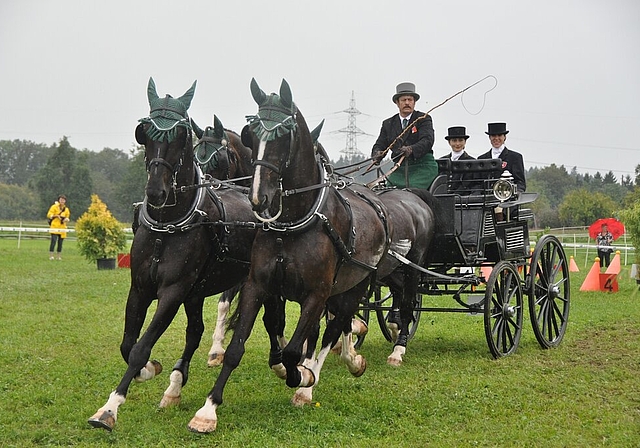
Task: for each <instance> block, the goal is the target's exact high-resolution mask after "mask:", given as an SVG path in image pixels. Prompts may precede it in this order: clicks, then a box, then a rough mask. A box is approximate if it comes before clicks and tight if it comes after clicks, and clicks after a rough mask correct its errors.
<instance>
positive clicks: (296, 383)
mask: <svg viewBox="0 0 640 448" xmlns="http://www.w3.org/2000/svg"><path fill="white" fill-rule="evenodd" d="M326 294H327V292H325V291H323V290H315V291H311V292H310V293H309V295H308V296H307V297H306V299H305V300H304V302H303V303H302V304H301V307H300V317H299V319H298V324H297V326H296V329H295V331H294V333H293V336H292V337H291V340H290V341H289V343H288V344H287V346H286V347H285V348H284V350H283V351H282V363H283V364H284V366H285V368H286V369H287V386H289V387H308V386H313V385H314V384H315V382H316V379H315V376H314V374H313V372H312V371H311V370H310V369H309V368H307V367H306V366H304V365H301V360H302V352H303V348H304V344H305V343H307V342H308V340H309V338H310V336H311V335H313V333H314V331H315V328H316V325H318V322H319V321H320V318H321V316H322V313H323V312H324V308H325V303H326ZM316 339H317V338H316Z"/></svg>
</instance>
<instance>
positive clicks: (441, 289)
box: [356, 159, 571, 358]
mask: <svg viewBox="0 0 640 448" xmlns="http://www.w3.org/2000/svg"><path fill="white" fill-rule="evenodd" d="M438 165H439V176H438V177H437V178H436V180H435V181H434V183H433V185H432V187H431V192H432V193H433V194H434V195H435V197H436V200H437V202H438V205H439V210H438V213H441V214H443V216H442V217H441V218H442V222H443V223H444V224H445V225H444V226H441V227H442V228H440V229H439V231H438V233H437V234H436V236H435V238H434V242H433V243H432V248H431V250H430V258H429V259H428V261H427V264H426V266H416V265H413V264H411V263H409V262H408V260H401V261H403V263H405V264H406V265H409V266H411V267H412V268H414V269H418V270H419V271H420V272H421V282H420V287H419V290H418V294H417V295H416V298H415V308H414V315H413V317H414V320H413V322H412V323H411V324H410V327H409V338H411V337H413V335H414V334H415V332H416V329H417V327H418V324H419V322H420V315H421V313H422V312H462V313H482V314H483V315H484V329H485V336H486V339H487V344H488V346H489V350H490V352H491V354H492V355H493V357H495V358H499V357H502V356H506V355H509V354H511V353H513V352H514V351H515V350H516V349H517V346H518V343H519V341H520V337H521V334H522V326H523V315H524V312H525V310H524V297H525V296H526V297H527V298H528V309H529V317H530V320H531V324H532V327H533V331H534V333H535V336H536V339H537V340H538V342H539V343H540V345H541V346H542V347H543V348H550V347H554V346H557V345H558V344H559V343H560V342H561V341H562V338H563V336H564V333H565V331H566V328H567V322H568V317H569V305H570V294H571V292H570V282H569V266H568V262H567V257H566V255H565V252H564V250H563V248H562V245H561V244H560V242H559V240H558V239H557V238H556V237H555V236H553V235H544V236H543V237H542V238H540V240H539V241H537V243H536V244H535V248H534V249H533V251H532V250H531V244H530V240H529V225H528V224H529V221H530V220H532V219H533V214H532V212H531V210H530V209H529V208H527V207H528V205H529V204H530V203H532V202H533V201H534V200H535V199H536V198H537V193H526V192H518V191H517V188H516V186H515V183H513V182H512V179H510V178H509V177H500V173H501V171H502V170H501V160H500V159H486V160H459V161H451V159H439V160H438ZM396 256H397V254H396ZM399 259H401V257H399ZM489 272H490V274H489ZM385 291H386V290H385V289H383V288H382V285H378V286H377V287H376V288H375V289H374V294H373V295H372V296H371V297H369V298H366V299H363V303H362V305H361V307H360V310H359V317H360V318H361V319H363V320H365V321H366V322H368V321H369V317H370V314H371V313H375V314H376V317H377V320H378V323H379V326H380V329H381V330H382V333H383V334H384V336H385V338H386V339H387V340H389V341H392V340H393V334H392V332H391V330H390V329H389V327H388V325H387V323H388V322H387V321H388V317H389V313H391V312H392V297H391V294H390V293H385ZM424 296H451V297H452V298H453V304H451V305H452V306H423V298H424ZM363 339H364V337H360V338H359V339H358V341H357V344H356V346H360V345H361V344H362V343H363Z"/></svg>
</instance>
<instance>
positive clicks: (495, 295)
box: [484, 260, 524, 358]
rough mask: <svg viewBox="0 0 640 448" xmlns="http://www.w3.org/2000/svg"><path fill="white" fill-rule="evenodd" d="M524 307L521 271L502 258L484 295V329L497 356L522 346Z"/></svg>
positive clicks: (490, 277) (490, 278) (509, 352)
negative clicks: (519, 272) (519, 345)
mask: <svg viewBox="0 0 640 448" xmlns="http://www.w3.org/2000/svg"><path fill="white" fill-rule="evenodd" d="M523 308H524V306H523V299H522V288H521V282H520V276H519V274H518V271H517V270H516V268H515V267H514V266H513V265H512V264H511V263H509V262H507V261H504V260H503V261H500V262H499V263H498V264H497V265H496V266H495V267H494V268H493V270H492V271H491V275H490V276H489V279H488V280H487V289H486V291H485V296H484V333H485V336H486V338H487V344H488V345H489V350H490V351H491V354H492V355H493V357H494V358H500V357H502V356H507V355H510V354H512V353H513V352H515V351H516V348H518V343H519V342H520V336H521V335H522V314H523Z"/></svg>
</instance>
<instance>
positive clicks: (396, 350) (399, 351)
mask: <svg viewBox="0 0 640 448" xmlns="http://www.w3.org/2000/svg"><path fill="white" fill-rule="evenodd" d="M406 352H407V348H406V347H403V346H401V345H396V346H394V347H393V353H391V354H390V355H389V357H388V358H387V364H389V365H391V366H395V367H398V366H399V365H401V364H402V357H403V356H404V354H405V353H406Z"/></svg>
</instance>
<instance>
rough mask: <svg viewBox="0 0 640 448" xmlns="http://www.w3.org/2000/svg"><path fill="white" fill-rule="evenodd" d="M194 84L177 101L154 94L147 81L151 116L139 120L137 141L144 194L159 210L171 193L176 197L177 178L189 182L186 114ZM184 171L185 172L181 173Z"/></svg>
mask: <svg viewBox="0 0 640 448" xmlns="http://www.w3.org/2000/svg"><path fill="white" fill-rule="evenodd" d="M195 87H196V82H195V81H194V83H193V84H192V85H191V87H190V88H189V89H188V90H187V91H186V92H185V94H184V95H182V96H181V97H180V98H173V97H172V96H171V95H166V96H165V97H164V98H160V97H159V96H158V94H157V93H156V86H155V83H154V81H153V78H149V85H148V88H147V97H148V99H149V106H150V113H149V116H148V117H146V118H142V119H140V120H138V121H139V122H140V124H139V125H138V126H137V128H136V132H135V134H136V141H137V142H138V143H139V144H140V145H144V147H145V163H146V168H147V175H148V179H147V185H146V187H145V194H146V197H147V202H148V204H149V205H151V206H152V207H155V208H162V207H164V206H165V205H166V204H167V200H168V199H169V197H170V194H171V192H172V191H173V193H174V194H175V190H176V186H177V185H178V183H179V180H178V179H179V177H180V176H182V177H183V178H184V179H182V180H183V181H185V182H192V181H193V178H190V179H188V177H192V176H193V167H192V165H193V155H192V154H193V152H192V150H191V148H192V139H191V130H192V129H191V122H190V120H189V115H188V114H187V110H188V109H189V106H190V105H191V100H192V98H193V94H194V92H195ZM183 167H185V169H182V168H183Z"/></svg>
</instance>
